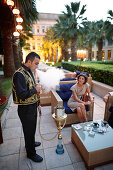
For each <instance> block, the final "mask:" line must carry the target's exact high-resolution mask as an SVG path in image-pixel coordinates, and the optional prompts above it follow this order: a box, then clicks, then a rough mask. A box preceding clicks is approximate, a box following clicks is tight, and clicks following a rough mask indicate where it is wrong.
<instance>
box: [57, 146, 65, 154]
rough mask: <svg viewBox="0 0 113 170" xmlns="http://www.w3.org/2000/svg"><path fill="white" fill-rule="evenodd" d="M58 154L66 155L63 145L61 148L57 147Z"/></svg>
mask: <svg viewBox="0 0 113 170" xmlns="http://www.w3.org/2000/svg"><path fill="white" fill-rule="evenodd" d="M56 153H57V154H59V155H61V154H63V153H64V148H63V145H62V144H61V145H60V146H59V145H57V149H56Z"/></svg>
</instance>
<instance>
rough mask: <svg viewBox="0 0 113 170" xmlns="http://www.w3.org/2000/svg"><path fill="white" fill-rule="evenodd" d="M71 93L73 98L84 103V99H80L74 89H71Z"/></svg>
mask: <svg viewBox="0 0 113 170" xmlns="http://www.w3.org/2000/svg"><path fill="white" fill-rule="evenodd" d="M72 94H73V97H74V99H75V100H76V101H77V102H79V103H83V104H85V102H84V101H82V100H80V99H79V98H78V97H77V94H76V92H75V91H72Z"/></svg>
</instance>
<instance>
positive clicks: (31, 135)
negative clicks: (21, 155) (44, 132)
mask: <svg viewBox="0 0 113 170" xmlns="http://www.w3.org/2000/svg"><path fill="white" fill-rule="evenodd" d="M18 115H19V118H20V120H21V123H22V127H23V132H24V139H25V148H26V152H27V155H28V156H32V155H35V154H36V150H35V132H36V122H37V103H35V104H30V105H18Z"/></svg>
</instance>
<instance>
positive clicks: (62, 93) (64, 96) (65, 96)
mask: <svg viewBox="0 0 113 170" xmlns="http://www.w3.org/2000/svg"><path fill="white" fill-rule="evenodd" d="M57 93H58V95H59V96H60V97H61V99H62V100H63V101H68V100H69V98H70V97H71V95H72V91H71V90H69V91H57Z"/></svg>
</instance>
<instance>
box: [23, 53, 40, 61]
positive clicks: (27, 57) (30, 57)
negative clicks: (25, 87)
mask: <svg viewBox="0 0 113 170" xmlns="http://www.w3.org/2000/svg"><path fill="white" fill-rule="evenodd" d="M35 57H36V58H39V59H40V56H39V55H38V54H37V53H35V52H31V53H29V54H28V55H27V56H26V60H25V63H27V61H28V60H30V61H33V60H34V59H35Z"/></svg>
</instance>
